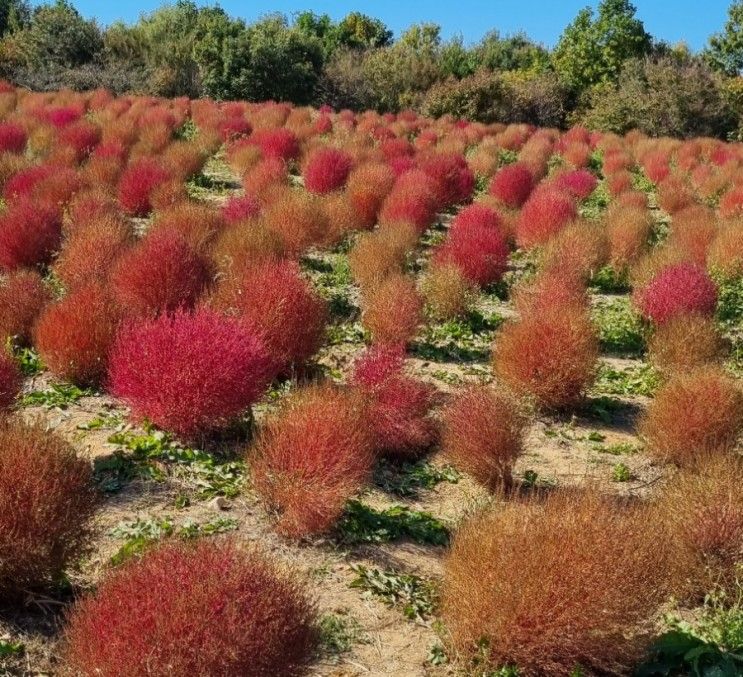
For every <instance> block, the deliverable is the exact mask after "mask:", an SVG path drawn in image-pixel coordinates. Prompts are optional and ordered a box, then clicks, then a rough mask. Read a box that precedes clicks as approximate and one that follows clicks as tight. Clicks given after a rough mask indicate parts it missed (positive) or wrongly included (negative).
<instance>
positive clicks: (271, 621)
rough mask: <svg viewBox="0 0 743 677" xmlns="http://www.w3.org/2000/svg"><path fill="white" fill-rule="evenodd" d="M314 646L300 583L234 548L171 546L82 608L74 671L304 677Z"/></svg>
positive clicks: (73, 638) (112, 577) (72, 629)
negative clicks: (302, 676) (300, 676)
mask: <svg viewBox="0 0 743 677" xmlns="http://www.w3.org/2000/svg"><path fill="white" fill-rule="evenodd" d="M316 639H317V634H316V629H315V609H314V605H313V603H312V602H311V601H310V598H309V597H308V595H307V594H306V593H305V591H304V590H303V588H302V586H301V585H300V584H299V582H298V581H297V580H295V578H294V576H292V575H290V574H288V573H287V572H286V571H284V570H283V569H282V568H281V567H280V566H279V565H277V564H275V563H274V562H272V561H271V560H270V559H268V556H266V555H263V554H261V553H259V552H257V551H253V550H243V549H241V548H240V547H239V546H238V545H237V544H235V543H232V542H229V541H227V542H214V541H211V540H206V539H205V540H201V541H197V542H196V543H188V542H185V543H184V542H178V541H171V542H169V543H166V544H165V545H162V546H160V547H158V548H156V549H155V550H153V551H150V552H148V553H147V554H146V555H145V556H144V557H142V558H140V559H133V560H130V562H129V563H127V564H125V565H124V566H123V567H121V568H120V569H116V570H115V571H113V573H111V574H109V576H108V577H107V578H105V579H104V580H103V583H102V584H101V585H100V586H99V588H98V590H97V592H96V593H95V594H94V595H90V596H88V597H86V598H83V599H82V600H81V601H80V602H78V603H77V604H76V605H75V607H74V608H73V610H72V613H71V614H70V616H69V624H68V628H67V632H66V637H65V640H66V642H65V643H66V647H65V656H64V657H65V660H66V664H67V666H68V667H69V668H70V669H71V670H72V671H73V672H74V673H75V674H81V675H97V674H105V675H165V674H168V675H173V676H174V677H175V676H178V677H185V676H186V675H225V676H229V677H237V676H238V675H256V676H258V675H261V676H266V677H267V676H268V675H288V676H292V675H300V674H303V673H304V672H305V665H306V663H307V662H308V661H309V660H310V659H311V657H312V654H313V651H314V646H315V642H316Z"/></svg>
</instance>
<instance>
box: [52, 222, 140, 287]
mask: <svg viewBox="0 0 743 677" xmlns="http://www.w3.org/2000/svg"><path fill="white" fill-rule="evenodd" d="M132 241H133V237H132V232H131V227H130V226H129V224H128V223H126V222H125V221H122V220H121V219H118V218H115V217H114V218H110V217H109V218H107V219H104V220H101V221H98V222H97V223H96V224H91V225H89V226H87V227H86V228H83V229H80V230H78V231H75V232H74V233H73V234H72V235H70V236H69V237H68V238H67V239H66V240H65V241H64V243H63V245H62V249H61V250H60V252H59V256H58V257H57V260H56V261H55V263H54V272H55V273H56V275H57V277H58V278H59V279H60V281H61V282H62V283H63V284H64V285H65V287H66V289H67V290H68V291H71V290H73V289H77V288H79V287H81V286H84V285H86V284H88V283H90V282H99V283H105V282H106V280H107V279H108V276H109V274H110V272H111V269H112V267H113V265H114V263H115V261H116V260H117V259H118V258H119V256H121V254H123V253H124V252H125V251H126V249H127V247H129V246H130V245H131V243H132Z"/></svg>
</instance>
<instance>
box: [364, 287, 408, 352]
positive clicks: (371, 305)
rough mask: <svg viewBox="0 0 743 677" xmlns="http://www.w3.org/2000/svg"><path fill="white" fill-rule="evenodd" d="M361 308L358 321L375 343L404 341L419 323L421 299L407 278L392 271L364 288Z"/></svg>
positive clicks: (400, 342)
mask: <svg viewBox="0 0 743 677" xmlns="http://www.w3.org/2000/svg"><path fill="white" fill-rule="evenodd" d="M361 307H362V310H363V313H362V316H361V321H362V323H363V324H364V327H365V328H366V329H368V330H369V332H370V333H371V335H372V339H373V340H374V341H375V342H377V343H387V344H393V345H396V344H406V343H408V341H410V340H411V339H412V338H413V336H414V335H415V332H416V331H417V329H418V325H420V323H421V320H422V312H423V300H422V299H421V297H420V295H419V294H418V291H417V290H416V288H415V283H414V282H413V281H412V280H411V279H410V278H408V277H407V276H405V275H403V274H402V273H392V274H390V275H388V276H387V277H386V278H384V279H383V280H381V281H380V282H378V283H377V284H375V285H374V286H373V287H372V288H371V289H369V290H366V291H365V293H364V298H362V300H361Z"/></svg>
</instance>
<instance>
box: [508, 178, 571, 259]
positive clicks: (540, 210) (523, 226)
mask: <svg viewBox="0 0 743 677" xmlns="http://www.w3.org/2000/svg"><path fill="white" fill-rule="evenodd" d="M576 216H577V211H576V208H575V202H574V201H573V199H572V198H571V197H570V196H569V195H566V194H565V193H561V192H559V191H556V190H554V189H543V190H537V191H535V192H533V193H532V194H531V196H530V197H529V199H528V200H527V201H526V202H525V203H524V206H523V207H522V209H521V214H520V215H519V220H518V223H517V224H516V242H517V244H518V245H519V247H534V246H535V245H540V244H544V243H545V242H546V241H547V240H548V239H549V238H550V237H552V236H553V235H555V234H556V233H558V232H559V231H560V230H561V229H562V228H563V227H564V226H565V225H567V224H568V223H569V222H570V221H572V220H573V219H574V218H576Z"/></svg>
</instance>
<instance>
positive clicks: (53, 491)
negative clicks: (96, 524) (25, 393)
mask: <svg viewBox="0 0 743 677" xmlns="http://www.w3.org/2000/svg"><path fill="white" fill-rule="evenodd" d="M92 479H93V478H92V473H91V469H90V464H89V463H88V461H86V460H84V459H80V458H77V456H76V455H75V452H74V450H73V449H72V447H70V446H69V445H68V444H67V443H66V442H64V441H63V440H62V439H61V438H60V437H58V436H56V435H55V434H54V433H50V432H49V431H47V430H44V429H43V428H42V427H41V426H39V427H36V426H29V425H26V424H24V423H22V422H21V421H20V420H17V419H12V418H8V419H7V420H5V421H0V598H2V599H15V598H20V597H22V596H23V595H24V594H25V593H26V592H27V591H28V590H34V589H41V588H44V587H48V586H51V585H54V584H57V583H59V582H60V579H61V577H62V574H63V573H64V571H65V569H66V568H67V567H68V566H70V565H73V564H75V563H76V560H77V558H78V557H79V556H80V555H81V554H82V553H83V551H84V550H85V548H86V546H87V544H88V540H89V538H90V533H91V529H90V527H91V524H90V518H91V517H92V514H93V510H94V508H95V503H96V496H95V490H94V488H93V482H92Z"/></svg>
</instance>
